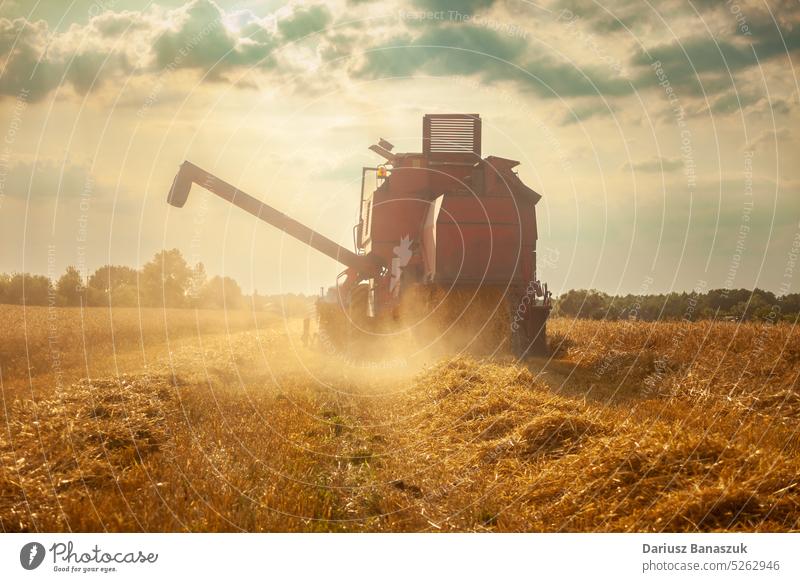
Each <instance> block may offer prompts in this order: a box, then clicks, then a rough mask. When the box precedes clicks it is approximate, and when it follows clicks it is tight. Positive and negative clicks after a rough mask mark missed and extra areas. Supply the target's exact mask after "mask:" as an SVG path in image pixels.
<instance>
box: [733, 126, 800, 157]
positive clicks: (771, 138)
mask: <svg viewBox="0 0 800 582" xmlns="http://www.w3.org/2000/svg"><path fill="white" fill-rule="evenodd" d="M791 141H794V136H793V135H792V132H791V130H789V128H787V127H782V128H780V129H777V130H772V129H768V130H764V131H762V132H761V133H760V134H759V135H758V136H757V137H756V138H755V139H754V140H753V141H752V142H750V143H749V144H747V145H745V148H744V149H745V150H753V151H775V150H777V149H780V144H781V143H787V142H791Z"/></svg>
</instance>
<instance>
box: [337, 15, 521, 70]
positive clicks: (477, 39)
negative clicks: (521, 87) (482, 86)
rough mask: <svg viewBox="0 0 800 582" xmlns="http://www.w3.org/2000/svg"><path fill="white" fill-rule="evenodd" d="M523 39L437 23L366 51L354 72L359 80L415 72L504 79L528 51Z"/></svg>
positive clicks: (477, 27) (475, 27) (474, 28)
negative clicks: (413, 35)
mask: <svg viewBox="0 0 800 582" xmlns="http://www.w3.org/2000/svg"><path fill="white" fill-rule="evenodd" d="M525 48H526V45H525V42H524V41H523V40H522V39H521V38H519V37H512V36H506V35H502V34H500V33H499V32H496V31H494V30H491V29H488V28H485V27H480V26H474V25H470V24H460V23H444V24H441V23H437V24H436V25H434V26H432V27H427V28H425V29H424V30H423V32H422V33H421V34H419V35H417V36H416V37H412V36H411V35H410V34H402V35H398V36H396V37H394V38H392V39H391V40H389V41H387V42H385V43H383V44H381V45H379V46H375V47H371V48H368V49H367V50H366V51H365V55H364V61H363V62H362V63H360V64H359V65H358V66H356V68H354V69H353V71H352V73H353V74H354V75H355V76H356V77H365V78H373V79H375V78H383V77H393V76H407V75H412V74H414V73H417V72H419V73H424V74H431V75H447V74H450V75H472V74H481V75H486V76H490V77H495V78H502V77H504V76H507V75H508V74H509V73H508V72H507V69H508V68H509V64H508V63H509V62H513V61H516V60H518V59H519V58H520V57H521V56H522V55H523V53H524V52H525Z"/></svg>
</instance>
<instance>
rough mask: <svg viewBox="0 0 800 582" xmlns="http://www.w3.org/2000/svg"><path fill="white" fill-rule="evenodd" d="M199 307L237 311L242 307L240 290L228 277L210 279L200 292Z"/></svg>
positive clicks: (242, 299)
mask: <svg viewBox="0 0 800 582" xmlns="http://www.w3.org/2000/svg"><path fill="white" fill-rule="evenodd" d="M198 303H199V307H203V308H206V309H222V308H225V309H239V308H241V307H242V305H244V298H243V296H242V289H241V288H240V287H239V284H238V283H237V282H236V281H234V280H233V279H231V278H230V277H219V276H216V277H211V279H209V280H208V282H207V283H206V284H205V285H204V286H203V288H202V289H201V290H200V296H199V302H198Z"/></svg>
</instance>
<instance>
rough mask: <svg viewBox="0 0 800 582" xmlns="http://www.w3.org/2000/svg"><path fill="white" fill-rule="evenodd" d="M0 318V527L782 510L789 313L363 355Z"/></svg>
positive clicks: (794, 381)
mask: <svg viewBox="0 0 800 582" xmlns="http://www.w3.org/2000/svg"><path fill="white" fill-rule="evenodd" d="M0 320H1V321H2V322H3V324H4V325H3V327H2V329H0V382H2V431H1V432H0V525H1V526H2V529H3V530H4V531H16V532H18V531H242V530H243V531H378V532H381V531H387V532H389V531H392V532H394V531H513V532H517V531H548V532H556V531H645V532H648V531H798V530H800V435H799V434H798V428H799V425H800V396H799V393H798V374H800V333H798V331H797V329H796V328H795V327H793V326H791V325H789V324H783V323H781V324H776V325H767V324H736V323H729V322H698V323H686V322H680V323H668V322H658V323H644V322H595V321H583V320H570V319H554V320H551V321H550V323H549V331H550V345H551V351H552V356H551V357H550V358H547V359H529V360H527V361H525V362H522V363H519V362H516V361H514V360H513V359H512V358H510V357H504V356H501V357H495V358H493V359H482V358H477V357H469V356H458V355H452V356H437V357H436V358H435V359H434V358H427V359H426V358H425V357H417V358H402V357H398V358H392V359H386V360H384V361H383V362H381V363H379V364H374V363H372V362H369V361H360V360H357V359H354V358H348V357H346V356H344V355H342V354H337V353H331V352H329V351H326V350H323V349H320V348H318V347H305V346H304V345H303V343H302V342H301V340H300V337H301V334H302V321H301V320H297V319H290V320H283V319H278V318H275V317H270V316H266V315H261V314H259V315H254V314H252V313H250V312H247V311H241V312H229V313H226V312H223V311H192V310H167V311H163V310H158V309H148V310H138V309H133V308H132V309H114V311H113V312H112V311H109V310H108V309H103V308H90V309H86V310H83V311H81V310H80V309H67V308H62V309H56V310H52V309H50V310H48V308H45V307H42V308H30V307H29V308H27V309H24V308H22V307H15V306H0Z"/></svg>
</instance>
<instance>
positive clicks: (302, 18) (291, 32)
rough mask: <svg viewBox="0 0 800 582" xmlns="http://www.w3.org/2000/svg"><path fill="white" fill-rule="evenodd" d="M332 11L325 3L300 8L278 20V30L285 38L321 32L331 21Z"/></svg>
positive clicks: (291, 38) (290, 38) (289, 39)
mask: <svg viewBox="0 0 800 582" xmlns="http://www.w3.org/2000/svg"><path fill="white" fill-rule="evenodd" d="M331 19H332V17H331V12H330V10H328V8H327V7H326V6H324V5H317V6H309V7H308V8H300V9H298V10H296V11H295V12H294V13H293V14H291V15H290V16H289V17H287V18H282V19H280V20H279V21H278V30H279V31H280V32H281V34H282V35H283V38H284V39H285V40H288V41H291V40H295V39H298V38H303V37H304V36H307V35H309V34H312V33H314V32H319V31H321V30H322V29H324V28H325V27H326V26H328V24H329V23H330V22H331Z"/></svg>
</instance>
